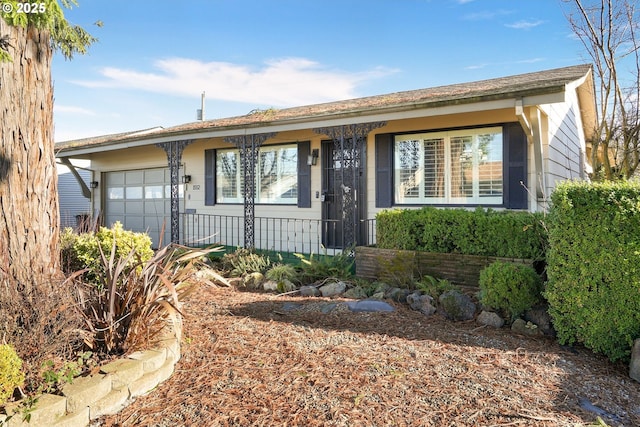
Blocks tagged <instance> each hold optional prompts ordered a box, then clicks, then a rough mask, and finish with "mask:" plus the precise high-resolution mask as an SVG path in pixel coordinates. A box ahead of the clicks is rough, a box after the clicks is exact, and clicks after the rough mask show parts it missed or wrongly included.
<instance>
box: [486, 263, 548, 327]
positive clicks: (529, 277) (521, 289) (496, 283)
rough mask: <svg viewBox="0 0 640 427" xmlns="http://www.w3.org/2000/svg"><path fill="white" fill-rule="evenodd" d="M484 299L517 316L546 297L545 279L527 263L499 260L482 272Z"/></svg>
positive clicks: (510, 314)
mask: <svg viewBox="0 0 640 427" xmlns="http://www.w3.org/2000/svg"><path fill="white" fill-rule="evenodd" d="M479 285H480V302H481V303H482V304H483V305H485V306H487V307H490V308H492V309H494V310H497V311H499V312H501V314H503V315H506V316H510V317H511V319H515V318H517V317H518V316H520V315H521V314H522V313H524V312H525V311H527V310H529V309H530V308H531V307H533V306H534V305H535V304H537V303H538V302H540V301H541V300H542V295H541V292H542V279H541V278H540V276H539V275H538V273H536V271H535V270H534V269H533V267H530V266H528V265H524V264H513V263H507V262H502V261H496V262H494V263H492V264H491V265H489V266H488V267H485V268H484V269H482V271H480V283H479Z"/></svg>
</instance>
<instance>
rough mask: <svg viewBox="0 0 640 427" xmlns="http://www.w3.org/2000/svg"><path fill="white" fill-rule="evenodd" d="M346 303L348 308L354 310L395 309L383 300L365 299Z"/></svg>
mask: <svg viewBox="0 0 640 427" xmlns="http://www.w3.org/2000/svg"><path fill="white" fill-rule="evenodd" d="M346 304H347V307H349V310H351V311H355V312H363V311H366V312H379V311H395V308H393V306H392V305H390V304H388V303H386V302H384V301H377V300H370V299H365V300H362V301H349V302H347V303H346Z"/></svg>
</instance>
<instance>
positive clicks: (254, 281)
mask: <svg viewBox="0 0 640 427" xmlns="http://www.w3.org/2000/svg"><path fill="white" fill-rule="evenodd" d="M262 282H264V275H263V274H262V273H259V272H254V273H251V274H247V275H246V276H244V277H243V278H242V284H243V285H244V286H246V287H247V288H249V289H258V288H259V287H260V285H261V284H262Z"/></svg>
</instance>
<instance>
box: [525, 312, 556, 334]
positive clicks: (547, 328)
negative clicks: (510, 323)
mask: <svg viewBox="0 0 640 427" xmlns="http://www.w3.org/2000/svg"><path fill="white" fill-rule="evenodd" d="M548 309H549V307H548V306H546V305H540V306H536V307H534V308H532V309H531V310H528V311H527V312H526V313H525V314H524V320H526V321H528V322H531V323H534V324H536V325H537V326H538V329H540V331H541V332H542V333H543V334H545V335H549V336H555V335H556V331H555V329H554V328H553V323H552V322H551V316H550V315H549V311H548Z"/></svg>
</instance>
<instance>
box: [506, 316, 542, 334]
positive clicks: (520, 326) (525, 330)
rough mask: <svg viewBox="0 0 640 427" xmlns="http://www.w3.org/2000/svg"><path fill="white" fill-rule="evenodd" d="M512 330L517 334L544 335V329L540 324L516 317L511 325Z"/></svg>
mask: <svg viewBox="0 0 640 427" xmlns="http://www.w3.org/2000/svg"><path fill="white" fill-rule="evenodd" d="M511 330H512V331H513V332H515V333H517V334H521V335H528V336H532V337H535V336H539V335H542V331H541V330H540V329H539V328H538V325H536V324H534V323H531V322H527V321H526V320H523V319H516V320H515V321H514V322H513V324H512V325H511Z"/></svg>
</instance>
